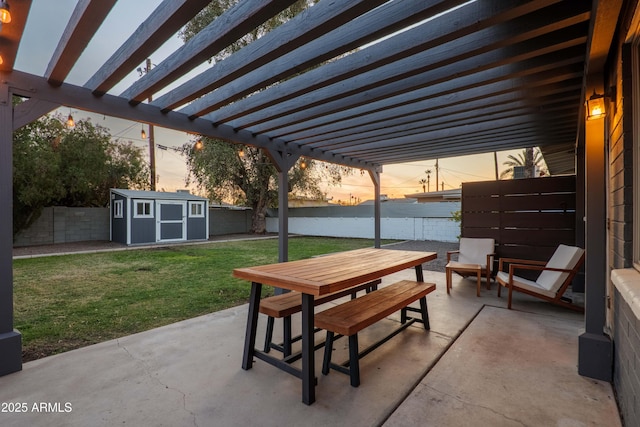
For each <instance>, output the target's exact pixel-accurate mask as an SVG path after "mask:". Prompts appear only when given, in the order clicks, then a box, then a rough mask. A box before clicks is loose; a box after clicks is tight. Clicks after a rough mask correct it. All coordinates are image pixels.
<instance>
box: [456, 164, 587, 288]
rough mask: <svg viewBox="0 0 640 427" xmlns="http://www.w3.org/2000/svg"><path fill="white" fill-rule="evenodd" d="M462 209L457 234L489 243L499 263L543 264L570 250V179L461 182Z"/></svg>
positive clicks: (572, 210)
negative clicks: (567, 247)
mask: <svg viewBox="0 0 640 427" xmlns="http://www.w3.org/2000/svg"><path fill="white" fill-rule="evenodd" d="M461 209H462V234H461V235H462V236H464V237H492V238H494V239H495V240H496V253H497V254H498V258H499V257H503V258H527V259H537V260H548V259H549V258H550V257H551V255H553V252H554V251H555V249H556V248H557V247H558V245H559V244H566V245H575V241H576V179H575V176H559V177H547V178H530V179H514V180H506V181H486V182H469V183H463V184H462V204H461ZM496 269H497V259H496V263H495V266H494V271H495V270H496ZM523 275H524V274H523ZM530 278H535V275H534V276H532V277H530Z"/></svg>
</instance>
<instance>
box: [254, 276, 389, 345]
mask: <svg viewBox="0 0 640 427" xmlns="http://www.w3.org/2000/svg"><path fill="white" fill-rule="evenodd" d="M381 282H382V280H380V279H376V280H372V281H371V282H367V283H362V284H360V285H357V286H353V287H350V288H347V289H343V290H340V291H337V292H332V293H330V294H326V295H321V296H318V297H315V298H314V300H313V304H314V306H318V305H321V304H324V303H327V302H330V301H334V300H336V299H338V298H342V297H344V296H347V295H351V296H352V298H355V296H356V293H357V292H359V291H361V290H366V291H367V292H370V291H373V290H376V289H377V288H378V285H379V284H380V283H381ZM300 311H302V294H301V293H300V292H295V291H293V292H287V293H285V294H280V295H274V296H271V297H267V298H264V299H262V300H260V313H262V314H266V315H267V316H269V319H268V320H267V332H266V336H265V343H264V351H265V353H268V352H269V351H270V350H271V349H272V348H273V349H275V350H278V351H280V352H282V353H283V354H284V356H285V357H288V356H290V355H291V343H292V342H295V341H298V340H299V339H300V337H291V319H290V316H292V315H294V314H296V313H299V312H300ZM274 318H276V319H280V318H284V319H285V325H284V341H285V342H284V343H283V345H278V344H275V343H273V326H274V325H273V320H274Z"/></svg>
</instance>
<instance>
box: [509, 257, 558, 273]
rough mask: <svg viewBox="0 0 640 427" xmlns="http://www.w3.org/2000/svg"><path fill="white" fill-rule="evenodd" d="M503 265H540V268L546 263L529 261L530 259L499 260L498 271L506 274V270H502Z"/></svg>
mask: <svg viewBox="0 0 640 427" xmlns="http://www.w3.org/2000/svg"><path fill="white" fill-rule="evenodd" d="M503 263H507V264H520V265H542V266H544V265H546V264H547V262H546V261H535V260H531V259H521V258H500V260H499V261H498V271H504V272H506V270H504V269H503Z"/></svg>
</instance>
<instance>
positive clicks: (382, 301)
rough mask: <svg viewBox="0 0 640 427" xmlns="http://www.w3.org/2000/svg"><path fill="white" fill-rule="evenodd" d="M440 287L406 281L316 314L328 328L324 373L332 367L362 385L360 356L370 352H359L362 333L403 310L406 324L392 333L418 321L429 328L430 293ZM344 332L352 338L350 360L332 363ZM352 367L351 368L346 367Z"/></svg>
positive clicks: (319, 324) (318, 322) (317, 321)
mask: <svg viewBox="0 0 640 427" xmlns="http://www.w3.org/2000/svg"><path fill="white" fill-rule="evenodd" d="M435 289H436V285H435V284H434V283H425V282H417V281H412V280H402V281H400V282H396V283H394V284H392V285H389V286H387V287H385V288H382V289H380V290H377V291H376V292H372V293H370V294H367V295H364V296H362V297H360V298H357V299H354V300H351V301H348V302H345V303H343V304H340V305H338V306H336V307H332V308H329V309H327V310H325V311H322V312H320V313H318V314H316V315H315V317H314V324H315V326H316V327H318V328H322V329H326V330H327V342H326V344H325V353H324V362H323V366H322V373H323V374H324V375H327V374H328V373H329V368H333V369H335V370H338V371H340V372H343V373H346V374H349V376H350V377H351V385H352V386H353V387H358V385H360V367H359V359H360V358H362V357H364V356H365V355H366V354H368V353H369V352H370V351H371V350H372V349H369V350H367V351H366V352H363V353H359V352H358V332H360V331H361V330H362V329H364V328H366V327H367V326H370V325H372V324H374V323H375V322H377V321H379V320H382V319H384V318H385V317H387V316H389V315H391V314H393V313H395V312H397V311H398V310H402V316H401V322H402V323H403V326H402V327H401V328H400V329H399V330H398V331H396V332H394V333H393V334H392V335H395V334H396V333H397V332H399V331H400V330H402V329H405V328H406V327H407V326H409V325H410V324H411V323H413V322H414V321H418V322H422V323H423V325H424V328H425V329H426V330H429V329H430V326H429V313H428V311H427V299H426V296H427V294H429V293H431V292H433V291H434V290H435ZM418 300H420V309H419V310H418V309H414V308H412V307H408V306H409V304H411V303H413V302H415V301H418ZM407 311H418V312H420V313H421V315H422V316H421V319H418V318H413V317H412V318H410V319H411V322H409V323H407V319H408V318H409V317H408V315H407ZM335 334H339V335H344V336H348V337H349V361H348V362H346V363H345V364H343V365H336V364H333V363H331V353H332V351H333V340H334V335H335ZM346 366H348V368H346Z"/></svg>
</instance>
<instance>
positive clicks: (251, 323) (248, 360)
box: [242, 282, 313, 370]
mask: <svg viewBox="0 0 640 427" xmlns="http://www.w3.org/2000/svg"><path fill="white" fill-rule="evenodd" d="M261 293H262V284H261V283H256V282H252V283H251V296H250V298H249V314H248V315H247V330H246V332H245V335H244V354H243V356H242V369H244V370H247V369H251V367H252V366H253V355H254V352H255V347H256V330H257V329H258V310H259V308H260V294H261ZM311 316H312V319H313V314H312V315H311Z"/></svg>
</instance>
